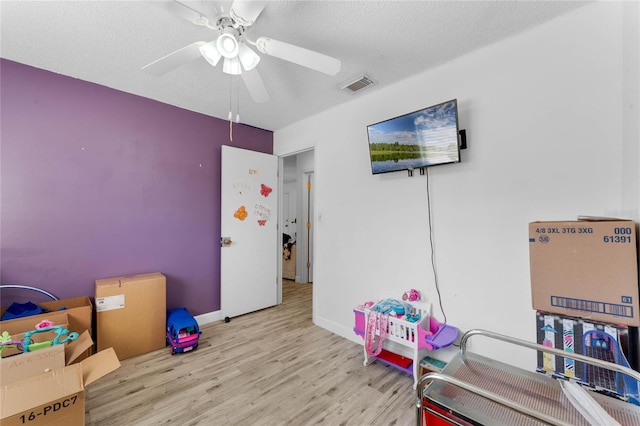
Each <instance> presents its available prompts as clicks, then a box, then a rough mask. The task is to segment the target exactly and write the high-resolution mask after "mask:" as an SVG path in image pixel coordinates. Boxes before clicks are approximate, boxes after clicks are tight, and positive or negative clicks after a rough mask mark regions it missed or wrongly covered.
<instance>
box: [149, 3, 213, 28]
mask: <svg viewBox="0 0 640 426" xmlns="http://www.w3.org/2000/svg"><path fill="white" fill-rule="evenodd" d="M151 4H153V5H155V6H158V7H160V8H162V9H164V10H166V11H167V12H169V13H171V14H172V15H175V16H178V17H180V18H182V19H184V20H185V21H189V22H191V23H192V24H196V25H207V24H208V23H209V19H208V18H207V16H206V15H205V14H204V13H201V12H199V11H197V10H196V9H194V8H192V7H191V6H187V5H186V4H184V3H182V2H179V1H176V0H167V1H152V2H151Z"/></svg>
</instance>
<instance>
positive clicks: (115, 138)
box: [0, 59, 273, 315]
mask: <svg viewBox="0 0 640 426" xmlns="http://www.w3.org/2000/svg"><path fill="white" fill-rule="evenodd" d="M0 72H1V76H2V78H1V80H0V83H1V95H2V96H1V104H0V106H1V109H0V123H1V130H0V143H1V145H0V150H1V151H0V154H1V158H2V159H1V164H0V165H1V169H0V172H1V200H0V201H1V209H0V218H1V222H0V225H1V226H0V232H1V233H0V268H1V269H0V280H1V283H2V284H21V285H30V286H35V287H39V288H43V289H45V290H47V291H49V292H51V293H53V294H55V295H56V296H57V297H58V298H68V297H75V296H82V295H86V296H89V297H91V298H93V297H94V295H95V291H94V281H95V280H96V279H98V278H105V277H113V276H120V275H132V274H139V273H146V272H155V271H159V272H162V273H164V274H165V275H166V276H167V308H169V309H170V308H174V307H178V306H185V307H187V308H188V309H189V310H190V311H191V313H193V314H194V315H198V314H202V313H207V312H212V311H217V310H219V309H220V247H219V236H220V210H219V205H220V146H221V145H223V144H224V145H233V146H237V147H240V148H246V149H252V150H254V151H260V152H267V153H271V152H273V134H272V133H271V132H269V131H265V130H260V129H256V128H253V127H249V126H243V125H237V126H235V127H234V130H233V136H234V138H233V139H234V140H233V142H229V123H228V122H227V121H223V120H219V119H216V118H212V117H209V116H206V115H202V114H198V113H194V112H190V111H187V110H183V109H180V108H177V107H173V106H169V105H166V104H163V103H160V102H156V101H152V100H149V99H145V98H142V97H138V96H134V95H130V94H127V93H123V92H119V91H116V90H113V89H109V88H107V87H103V86H99V85H96V84H92V83H87V82H84V81H80V80H77V79H73V78H69V77H65V76H62V75H58V74H54V73H51V72H48V71H43V70H40V69H36V68H32V67H29V66H25V65H22V64H18V63H15V62H12V61H8V60H4V59H3V60H0ZM7 294H8V293H7V292H6V291H5V293H4V294H3V300H2V305H3V306H5V307H6V306H7V305H8V303H10V302H11V300H6V299H7V297H6V295H7Z"/></svg>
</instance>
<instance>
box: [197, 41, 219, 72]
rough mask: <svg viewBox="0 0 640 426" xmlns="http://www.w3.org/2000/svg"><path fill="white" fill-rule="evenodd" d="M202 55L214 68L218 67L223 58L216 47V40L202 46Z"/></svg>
mask: <svg viewBox="0 0 640 426" xmlns="http://www.w3.org/2000/svg"><path fill="white" fill-rule="evenodd" d="M200 53H201V54H202V56H203V57H204V59H206V60H207V62H209V63H210V64H211V65H212V66H214V67H215V66H216V65H218V62H219V61H220V58H221V57H222V55H221V54H220V52H219V51H218V48H217V47H216V40H214V41H210V42H209V43H205V44H203V45H202V46H200Z"/></svg>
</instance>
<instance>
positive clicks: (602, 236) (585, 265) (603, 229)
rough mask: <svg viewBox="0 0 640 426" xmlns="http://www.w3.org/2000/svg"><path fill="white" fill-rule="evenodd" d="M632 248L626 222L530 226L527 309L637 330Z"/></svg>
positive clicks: (631, 233) (638, 319)
mask: <svg viewBox="0 0 640 426" xmlns="http://www.w3.org/2000/svg"><path fill="white" fill-rule="evenodd" d="M636 244H637V243H636V227H635V223H634V222H633V221H630V220H599V221H583V220H580V221H565V222H532V223H530V224H529V258H530V262H531V296H532V304H533V308H534V309H536V310H540V311H545V312H552V313H557V314H560V315H566V316H574V317H580V318H585V319H589V320H591V321H600V322H607V323H614V324H625V325H630V326H640V312H639V308H640V305H639V303H638V255H637V249H636Z"/></svg>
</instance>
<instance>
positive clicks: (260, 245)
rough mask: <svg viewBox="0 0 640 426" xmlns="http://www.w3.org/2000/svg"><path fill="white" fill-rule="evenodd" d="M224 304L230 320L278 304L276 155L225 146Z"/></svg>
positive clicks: (221, 253) (222, 259) (222, 243)
mask: <svg viewBox="0 0 640 426" xmlns="http://www.w3.org/2000/svg"><path fill="white" fill-rule="evenodd" d="M221 170H222V178H221V185H222V190H221V194H222V195H221V219H220V222H221V223H220V229H221V235H220V236H221V238H220V244H221V248H220V299H221V300H220V305H221V311H222V316H223V317H224V318H225V320H226V319H228V318H232V317H235V316H238V315H242V314H246V313H249V312H253V311H257V310H259V309H263V308H268V307H270V306H274V305H276V304H277V296H278V269H277V265H278V262H279V261H280V259H281V252H280V251H279V250H278V232H277V221H278V194H277V189H278V157H276V156H274V155H269V154H263V153H260V152H255V151H249V150H245V149H240V148H233V147H230V146H222V167H221Z"/></svg>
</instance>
